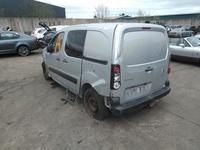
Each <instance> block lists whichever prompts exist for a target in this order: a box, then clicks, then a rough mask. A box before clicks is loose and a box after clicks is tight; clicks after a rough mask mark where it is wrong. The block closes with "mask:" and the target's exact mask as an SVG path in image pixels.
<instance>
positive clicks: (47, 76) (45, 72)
mask: <svg viewBox="0 0 200 150" xmlns="http://www.w3.org/2000/svg"><path fill="white" fill-rule="evenodd" d="M42 70H43V75H44V78H45V80H50V79H51V77H49V74H48V72H47V70H46V66H45V63H44V62H42Z"/></svg>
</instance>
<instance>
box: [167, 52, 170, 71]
mask: <svg viewBox="0 0 200 150" xmlns="http://www.w3.org/2000/svg"><path fill="white" fill-rule="evenodd" d="M170 62H171V56H170V57H169V63H168V70H167V73H168V74H170V72H171V67H170Z"/></svg>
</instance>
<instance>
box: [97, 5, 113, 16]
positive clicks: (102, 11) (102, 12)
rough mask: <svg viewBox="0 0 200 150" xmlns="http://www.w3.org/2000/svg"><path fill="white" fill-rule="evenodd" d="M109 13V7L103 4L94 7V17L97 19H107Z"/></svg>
mask: <svg viewBox="0 0 200 150" xmlns="http://www.w3.org/2000/svg"><path fill="white" fill-rule="evenodd" d="M109 13H110V11H109V9H108V7H107V6H105V5H103V4H98V6H96V7H94V16H96V17H97V18H107V17H108V15H109Z"/></svg>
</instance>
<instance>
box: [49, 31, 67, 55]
mask: <svg viewBox="0 0 200 150" xmlns="http://www.w3.org/2000/svg"><path fill="white" fill-rule="evenodd" d="M63 37H64V33H63V32H62V33H59V34H58V35H56V37H54V39H53V40H52V41H51V44H52V45H53V47H54V51H53V53H58V52H59V51H60V50H61V46H62V42H63Z"/></svg>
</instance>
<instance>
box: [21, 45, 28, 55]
mask: <svg viewBox="0 0 200 150" xmlns="http://www.w3.org/2000/svg"><path fill="white" fill-rule="evenodd" d="M28 53H29V50H28V48H27V47H25V46H22V47H20V48H19V54H20V55H22V56H26V55H28Z"/></svg>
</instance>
